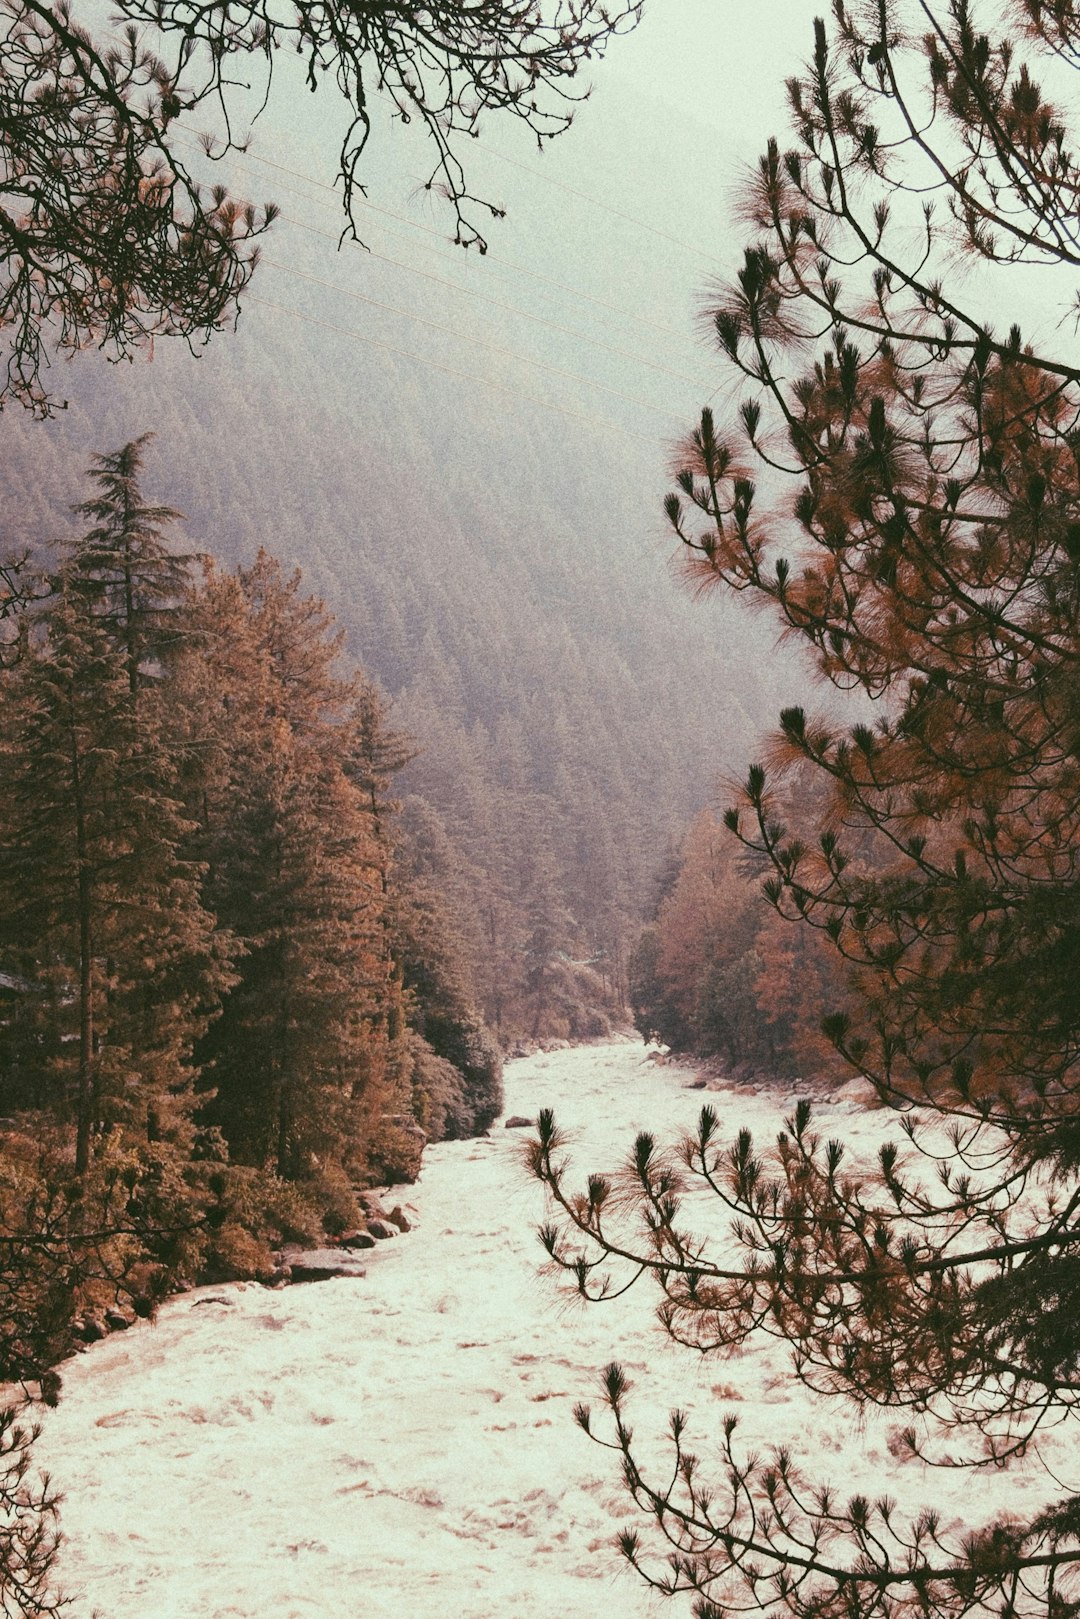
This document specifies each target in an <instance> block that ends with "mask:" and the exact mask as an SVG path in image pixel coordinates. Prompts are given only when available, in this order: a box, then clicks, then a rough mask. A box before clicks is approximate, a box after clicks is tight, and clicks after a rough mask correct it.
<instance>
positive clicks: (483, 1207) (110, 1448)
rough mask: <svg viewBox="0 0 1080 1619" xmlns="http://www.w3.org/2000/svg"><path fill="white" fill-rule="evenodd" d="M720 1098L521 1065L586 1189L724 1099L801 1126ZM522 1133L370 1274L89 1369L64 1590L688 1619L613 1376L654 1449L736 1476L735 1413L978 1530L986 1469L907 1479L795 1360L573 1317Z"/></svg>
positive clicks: (54, 1460)
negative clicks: (551, 1266)
mask: <svg viewBox="0 0 1080 1619" xmlns="http://www.w3.org/2000/svg"><path fill="white" fill-rule="evenodd" d="M692 1077H693V1076H692V1072H691V1071H690V1070H688V1069H684V1068H679V1067H675V1066H659V1065H657V1064H655V1063H653V1062H650V1061H648V1060H647V1059H646V1053H645V1050H644V1048H643V1047H642V1046H641V1045H639V1044H637V1043H634V1042H630V1041H624V1042H612V1043H610V1044H606V1045H598V1046H590V1047H585V1048H578V1049H575V1050H569V1051H560V1052H554V1053H551V1054H540V1055H537V1056H534V1057H530V1058H527V1059H524V1060H522V1061H518V1062H514V1063H511V1064H510V1065H509V1066H508V1069H507V1076H506V1078H507V1087H506V1088H507V1113H508V1114H512V1113H521V1114H525V1115H527V1116H529V1117H535V1116H536V1114H537V1112H538V1110H539V1109H540V1108H541V1107H546V1106H550V1107H553V1108H554V1110H555V1113H556V1117H557V1119H558V1120H559V1121H560V1123H561V1124H563V1125H564V1126H566V1127H567V1128H568V1129H569V1130H570V1132H571V1134H572V1136H573V1138H574V1148H573V1150H574V1156H575V1160H576V1164H577V1170H576V1171H575V1174H574V1184H575V1185H583V1183H584V1178H585V1173H586V1172H587V1171H589V1170H608V1169H611V1168H612V1167H614V1166H615V1165H616V1164H617V1163H619V1162H621V1161H622V1160H623V1159H625V1156H626V1154H627V1152H628V1151H629V1148H630V1145H631V1143H632V1140H633V1137H634V1134H635V1133H636V1132H637V1131H638V1130H640V1129H644V1128H648V1129H650V1130H653V1131H655V1132H656V1133H657V1135H659V1136H661V1137H673V1136H675V1135H677V1134H679V1133H680V1132H681V1131H683V1130H686V1129H689V1128H691V1127H692V1126H693V1124H694V1121H695V1119H696V1117H697V1114H698V1112H699V1110H700V1108H701V1104H702V1102H703V1100H709V1101H711V1102H712V1103H713V1104H714V1105H715V1106H716V1107H717V1108H718V1111H719V1112H720V1115H721V1121H722V1124H723V1127H724V1131H725V1134H728V1135H733V1134H734V1133H735V1131H736V1130H737V1129H739V1128H741V1127H742V1126H744V1125H746V1126H748V1127H749V1128H751V1129H752V1130H754V1132H755V1134H757V1133H760V1134H761V1136H762V1137H763V1138H770V1137H771V1136H772V1135H773V1134H774V1133H775V1131H776V1129H777V1128H779V1126H780V1124H781V1121H782V1119H783V1117H784V1115H785V1114H786V1113H789V1112H790V1110H791V1107H792V1105H793V1104H792V1099H791V1096H790V1094H789V1093H788V1092H787V1091H786V1090H785V1091H781V1092H777V1091H771V1090H765V1089H763V1090H762V1092H761V1093H760V1094H755V1093H753V1092H752V1091H746V1090H735V1089H731V1090H726V1091H723V1092H721V1093H719V1094H714V1095H711V1096H709V1097H707V1098H706V1097H704V1096H703V1095H702V1094H701V1093H700V1092H693V1091H691V1090H689V1089H688V1088H687V1087H688V1084H689V1082H690V1080H691V1079H692ZM820 1122H821V1127H822V1131H823V1133H826V1134H828V1135H840V1136H843V1137H845V1138H846V1139H847V1140H849V1141H850V1142H851V1143H852V1145H853V1147H854V1148H855V1149H856V1150H857V1149H858V1148H859V1147H860V1146H861V1147H862V1148H863V1149H864V1150H865V1151H867V1152H872V1151H873V1150H874V1146H875V1144H876V1143H877V1142H878V1141H880V1140H881V1139H883V1136H884V1134H885V1133H886V1132H888V1133H891V1134H893V1135H895V1134H896V1131H895V1128H894V1127H893V1126H892V1125H890V1123H889V1121H888V1117H887V1115H883V1114H881V1113H863V1112H860V1111H859V1109H858V1108H857V1107H856V1106H855V1104H854V1103H851V1102H844V1103H837V1104H834V1105H832V1106H830V1107H827V1108H825V1109H823V1110H822V1112H821V1119H820ZM523 1134H524V1132H522V1131H516V1130H505V1129H504V1128H503V1127H502V1122H501V1121H500V1122H499V1123H498V1124H496V1126H495V1127H494V1129H493V1130H492V1133H491V1136H490V1138H488V1139H483V1140H479V1141H470V1142H456V1143H447V1144H445V1145H443V1146H439V1147H434V1148H430V1149H429V1150H428V1151H427V1153H426V1154H425V1158H424V1169H423V1175H422V1178H421V1180H420V1181H419V1183H418V1184H417V1185H416V1186H415V1187H412V1188H407V1189H405V1190H406V1192H407V1196H408V1200H409V1202H410V1203H411V1205H412V1206H413V1207H414V1208H415V1209H416V1210H417V1212H418V1219H417V1225H416V1229H415V1230H414V1231H413V1232H411V1233H410V1234H408V1235H405V1236H402V1237H399V1238H396V1239H395V1240H393V1241H390V1242H384V1243H380V1244H379V1246H378V1247H377V1249H376V1250H375V1251H374V1252H373V1253H371V1254H369V1255H367V1256H365V1257H366V1259H367V1262H368V1269H367V1276H366V1278H364V1279H363V1280H355V1281H350V1280H337V1281H331V1282H323V1283H318V1284H310V1285H306V1286H297V1287H292V1288H287V1289H285V1290H283V1291H278V1292H274V1291H268V1290H266V1289H264V1288H262V1287H260V1286H257V1285H255V1284H250V1285H235V1286H230V1287H224V1288H222V1287H216V1288H204V1289H202V1290H201V1291H199V1292H196V1293H191V1294H187V1295H185V1296H183V1297H181V1298H179V1299H176V1300H174V1301H173V1302H171V1303H170V1304H168V1305H167V1306H166V1307H165V1308H164V1309H163V1310H162V1311H161V1314H160V1316H159V1318H158V1320H157V1322H156V1323H154V1324H153V1325H139V1326H137V1327H135V1328H133V1329H132V1330H131V1331H129V1332H127V1333H123V1334H119V1335H116V1336H114V1337H112V1338H110V1339H109V1340H108V1341H107V1342H105V1343H103V1344H100V1345H97V1346H95V1347H94V1348H93V1349H92V1350H91V1351H90V1352H89V1353H88V1354H86V1355H84V1356H81V1357H79V1358H77V1359H75V1360H73V1361H69V1362H68V1363H67V1364H66V1365H65V1367H64V1368H63V1373H64V1393H63V1397H62V1400H61V1403H60V1406H59V1408H58V1409H57V1410H56V1411H55V1412H54V1413H51V1414H49V1416H48V1418H47V1423H46V1430H45V1434H44V1437H43V1439H42V1441H41V1443H40V1446H39V1449H38V1460H39V1461H40V1462H41V1463H42V1464H43V1465H47V1466H48V1467H49V1468H50V1469H51V1471H52V1473H53V1475H54V1479H55V1481H56V1482H57V1483H58V1484H59V1486H60V1487H61V1489H62V1490H63V1491H64V1494H65V1502H64V1507H63V1520H62V1522H63V1531H64V1535H65V1542H66V1544H65V1548H64V1553H63V1559H62V1565H61V1572H62V1584H63V1586H64V1587H65V1589H67V1590H68V1591H69V1592H70V1593H71V1594H72V1595H73V1596H76V1597H77V1598H78V1600H77V1602H76V1604H75V1608H74V1613H75V1614H77V1615H78V1616H79V1619H85V1616H88V1615H90V1614H91V1613H92V1612H94V1611H95V1610H100V1612H101V1614H102V1615H103V1619H147V1616H148V1615H152V1616H154V1619H226V1616H229V1619H316V1616H318V1619H496V1616H499V1619H504V1616H506V1615H509V1614H513V1615H514V1619H610V1616H612V1615H618V1616H619V1619H643V1616H645V1615H648V1614H659V1613H664V1614H667V1615H670V1619H684V1616H685V1615H686V1614H687V1613H688V1612H689V1607H688V1605H687V1604H686V1603H685V1602H683V1603H679V1602H674V1603H660V1602H658V1601H657V1600H656V1599H650V1597H649V1595H648V1593H647V1591H645V1589H644V1588H643V1587H641V1586H640V1585H639V1583H638V1582H637V1581H636V1579H635V1578H634V1576H633V1575H632V1574H630V1573H628V1572H626V1571H625V1570H624V1569H623V1566H622V1564H621V1560H620V1558H619V1556H618V1553H617V1552H616V1550H615V1549H614V1548H613V1545H612V1539H613V1535H614V1532H615V1530H616V1527H617V1525H618V1524H619V1522H620V1521H625V1520H626V1519H627V1518H628V1517H629V1512H628V1504H627V1501H626V1498H625V1496H624V1495H623V1493H622V1491H621V1488H620V1486H619V1481H618V1462H617V1458H613V1457H612V1455H611V1453H609V1452H607V1451H604V1450H602V1449H600V1448H599V1447H598V1446H595V1445H593V1444H591V1443H590V1441H589V1440H588V1439H587V1438H586V1437H585V1435H584V1434H583V1433H582V1432H581V1431H580V1429H579V1428H578V1427H577V1426H576V1425H575V1423H574V1422H573V1419H572V1415H571V1413H572V1409H573V1406H574V1404H575V1402H577V1401H579V1400H582V1399H585V1400H591V1399H593V1398H594V1396H595V1394H596V1390H597V1374H598V1372H599V1371H600V1369H601V1368H602V1367H603V1366H604V1365H605V1364H606V1363H607V1362H608V1361H610V1360H612V1359H618V1360H620V1361H621V1362H622V1363H623V1364H624V1366H625V1367H626V1369H627V1371H628V1373H629V1375H630V1377H631V1379H632V1380H633V1383H634V1385H635V1389H634V1397H633V1405H632V1408H631V1409H632V1417H633V1421H634V1424H635V1429H636V1431H637V1432H639V1433H640V1434H641V1436H642V1438H643V1439H644V1440H645V1441H646V1443H648V1439H647V1436H648V1435H649V1433H650V1432H652V1431H655V1432H656V1433H658V1434H661V1433H662V1432H663V1429H664V1426H665V1421H666V1414H667V1410H668V1408H669V1407H670V1406H672V1405H676V1404H678V1405H681V1406H688V1407H689V1408H690V1409H691V1412H692V1414H693V1421H694V1432H695V1444H694V1448H695V1449H696V1450H698V1451H699V1453H700V1454H701V1455H702V1456H703V1458H704V1459H708V1457H709V1455H710V1451H712V1453H713V1454H715V1436H716V1434H717V1432H718V1431H719V1426H720V1418H721V1415H722V1414H723V1413H724V1412H725V1411H727V1410H734V1411H738V1413H739V1417H740V1429H739V1432H740V1433H741V1434H743V1436H744V1442H745V1443H746V1444H747V1445H748V1446H754V1445H762V1444H768V1443H774V1442H775V1443H779V1442H791V1443H793V1445H794V1448H795V1450H796V1455H797V1457H798V1458H800V1459H801V1461H802V1462H803V1464H804V1465H805V1466H806V1470H807V1471H808V1472H809V1473H811V1474H812V1475H813V1476H816V1477H819V1478H828V1479H831V1480H832V1482H833V1483H834V1484H835V1485H836V1486H837V1487H838V1488H839V1489H840V1490H841V1491H842V1492H843V1491H846V1490H848V1489H854V1488H857V1487H863V1488H867V1487H868V1488H870V1489H871V1491H872V1492H873V1493H875V1494H880V1493H882V1491H883V1490H885V1489H887V1490H888V1492H889V1493H890V1494H891V1495H893V1496H895V1497H897V1498H898V1499H899V1500H900V1501H901V1503H904V1502H906V1503H907V1504H909V1505H913V1506H915V1507H916V1508H917V1507H918V1505H919V1504H921V1503H923V1502H925V1501H926V1500H928V1499H929V1498H931V1496H932V1497H934V1498H937V1499H939V1500H941V1501H942V1504H943V1505H944V1507H945V1509H946V1517H948V1515H949V1513H950V1512H951V1513H952V1514H953V1515H954V1516H955V1517H957V1518H962V1515H963V1512H964V1501H965V1496H967V1497H968V1498H970V1496H971V1492H972V1480H971V1477H970V1476H969V1475H957V1474H946V1475H944V1477H942V1476H941V1475H937V1476H935V1477H934V1478H933V1479H932V1480H930V1481H928V1480H927V1479H926V1477H925V1472H924V1469H923V1468H922V1467H921V1465H919V1464H913V1463H906V1464H900V1463H898V1462H896V1461H895V1460H894V1458H893V1456H892V1455H891V1453H890V1451H889V1449H888V1446H887V1433H888V1428H889V1424H888V1423H887V1422H885V1421H883V1420H880V1419H878V1418H877V1417H876V1416H873V1415H872V1416H871V1417H868V1418H866V1419H864V1418H863V1417H862V1416H860V1414H859V1413H858V1412H856V1411H855V1410H854V1409H853V1408H852V1407H849V1406H845V1405H838V1404H837V1403H836V1402H835V1401H833V1402H822V1403H820V1404H815V1403H813V1402H811V1401H810V1399H809V1397H808V1396H807V1394H806V1393H805V1391H804V1390H803V1389H802V1388H801V1387H800V1386H799V1385H798V1384H796V1383H795V1382H794V1381H793V1380H792V1378H791V1377H790V1374H789V1372H788V1371H787V1369H786V1368H787V1362H786V1360H785V1358H784V1355H783V1352H782V1351H780V1350H779V1349H773V1348H772V1347H770V1346H766V1350H765V1352H764V1353H762V1354H760V1355H759V1354H757V1353H750V1352H746V1353H744V1354H742V1355H739V1356H738V1357H735V1358H733V1359H728V1360H724V1361H719V1360H715V1359H713V1358H712V1357H705V1358H702V1357H700V1356H692V1355H689V1354H688V1353H687V1352H685V1351H681V1350H679V1349H677V1348H674V1347H673V1346H671V1345H669V1344H668V1343H667V1342H666V1340H665V1339H664V1337H663V1335H662V1333H661V1332H660V1330H659V1328H658V1326H657V1325H656V1323H655V1319H654V1315H653V1310H654V1307H655V1302H656V1300H655V1297H654V1296H652V1295H650V1293H649V1292H648V1291H647V1290H646V1289H645V1288H644V1287H642V1288H635V1289H634V1290H632V1292H631V1293H630V1294H629V1295H628V1296H627V1297H626V1298H624V1299H622V1300H619V1301H618V1302H617V1303H613V1304H608V1305H604V1306H601V1307H597V1308H592V1309H585V1308H583V1307H580V1306H576V1305H574V1304H570V1303H568V1302H567V1300H566V1299H565V1297H564V1296H561V1295H560V1294H559V1293H558V1290H557V1289H556V1287H555V1285H554V1283H552V1282H551V1281H550V1280H548V1279H547V1278H542V1277H540V1275H539V1267H540V1263H541V1261H542V1259H543V1257H544V1256H543V1253H542V1250H541V1248H540V1246H539V1244H538V1242H537V1239H536V1235H535V1230H536V1227H537V1225H538V1224H539V1223H540V1221H541V1220H542V1219H543V1217H544V1206H543V1197H542V1193H541V1191H540V1189H539V1188H538V1187H537V1186H536V1185H535V1184H534V1183H533V1182H531V1181H530V1180H529V1178H528V1177H527V1174H526V1172H525V1170H524V1168H523V1164H522V1156H521V1146H522V1136H523ZM999 1480H1000V1482H999ZM995 1491H997V1492H1000V1493H1001V1497H1002V1500H1003V1501H1004V1500H1005V1499H1007V1500H1008V1501H1009V1503H1010V1504H1011V1505H1012V1506H1013V1508H1014V1510H1016V1511H1017V1512H1021V1513H1022V1512H1024V1511H1025V1509H1026V1508H1027V1507H1028V1505H1029V1502H1030V1501H1034V1500H1036V1499H1042V1498H1043V1497H1045V1495H1046V1493H1047V1484H1046V1479H1045V1476H1044V1475H1042V1474H1040V1473H1039V1472H1038V1471H1036V1472H1035V1474H1034V1475H1033V1477H1032V1478H1031V1480H1030V1481H1028V1482H1025V1480H1024V1479H1023V1478H1022V1477H1021V1478H1017V1477H1016V1476H1014V1474H1012V1473H1010V1474H1009V1475H1008V1479H1007V1481H1006V1480H1005V1479H1004V1478H1003V1477H1002V1476H1001V1475H994V1474H991V1475H988V1476H987V1475H982V1476H980V1477H979V1479H978V1481H977V1484H976V1489H975V1494H976V1496H977V1498H978V1516H979V1518H980V1519H981V1518H982V1517H983V1516H984V1515H986V1513H987V1512H988V1511H990V1510H992V1506H993V1500H994V1494H995ZM1029 1491H1030V1492H1034V1493H1033V1494H1030V1495H1029V1493H1028V1492H1029ZM1051 1493H1055V1494H1056V1493H1059V1492H1058V1491H1057V1490H1056V1489H1055V1490H1053V1491H1052V1492H1051Z"/></svg>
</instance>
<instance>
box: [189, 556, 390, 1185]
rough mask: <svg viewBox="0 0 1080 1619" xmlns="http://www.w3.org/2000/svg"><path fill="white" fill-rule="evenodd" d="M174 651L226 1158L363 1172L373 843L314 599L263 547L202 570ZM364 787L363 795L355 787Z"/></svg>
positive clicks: (375, 987) (375, 1091)
mask: <svg viewBox="0 0 1080 1619" xmlns="http://www.w3.org/2000/svg"><path fill="white" fill-rule="evenodd" d="M196 619H197V623H198V625H199V633H200V646H201V648H202V649H203V650H201V651H200V653H199V654H198V656H197V657H191V658H189V659H188V660H187V662H186V668H185V669H184V671H183V672H182V676H181V679H182V684H183V685H184V688H185V689H186V690H187V691H188V693H189V698H188V710H189V714H190V717H191V725H192V733H191V736H190V739H189V742H188V745H187V753H188V757H189V760H190V764H191V768H190V776H189V793H190V795H191V800H190V801H191V803H192V810H193V814H197V815H198V818H199V821H200V831H199V838H198V841H197V845H196V846H197V848H198V849H199V850H200V852H201V853H202V854H203V857H204V858H205V859H206V861H207V863H208V867H209V871H208V877H207V889H206V891H207V895H208V897H209V900H210V902H211V903H212V904H213V906H214V909H215V912H216V914H217V915H218V916H219V918H220V919H221V920H222V921H224V922H225V923H226V924H227V925H228V927H229V928H230V930H231V931H232V932H233V933H234V934H235V936H236V938H237V939H238V941H239V943H240V946H241V949H242V957H241V960H240V962H239V966H238V972H239V982H238V984H237V985H236V986H235V988H234V989H233V990H232V992H231V993H230V995H229V997H228V999H227V1001H226V1003H225V1006H224V1010H223V1014H222V1016H221V1018H220V1019H219V1020H218V1022H217V1023H216V1024H215V1025H214V1026H213V1027H212V1028H211V1029H210V1031H209V1033H208V1035H207V1037H206V1039H205V1040H204V1042H203V1043H202V1046H201V1047H200V1055H201V1057H202V1059H203V1061H204V1062H205V1063H206V1064H207V1068H208V1075H209V1078H210V1081H211V1082H212V1084H213V1086H214V1088H215V1091H216V1097H215V1099H214V1101H213V1102H212V1103H211V1104H210V1112H211V1116H212V1117H213V1118H214V1119H216V1121H217V1122H218V1123H219V1124H220V1125H221V1126H222V1128H223V1129H224V1131H225V1134H226V1136H227V1137H228V1139H229V1143H230V1147H231V1149H232V1152H233V1154H234V1156H235V1157H236V1158H237V1159H238V1160H239V1161H240V1162H246V1163H252V1164H257V1165H260V1166H264V1167H268V1168H271V1169H273V1170H275V1171H276V1172H277V1173H278V1174H280V1175H284V1176H286V1177H296V1176H300V1175H303V1174H306V1173H308V1172H310V1170H311V1168H312V1165H313V1163H314V1161H315V1160H316V1159H317V1158H318V1157H319V1156H320V1155H322V1154H329V1155H330V1156H331V1157H333V1158H336V1159H338V1160H345V1161H347V1162H350V1163H351V1164H352V1165H353V1166H354V1167H357V1168H359V1169H360V1170H363V1167H364V1164H365V1160H366V1156H367V1155H368V1154H369V1153H370V1152H371V1150H372V1143H373V1141H374V1139H375V1138H376V1137H378V1136H379V1135H380V1133H384V1132H381V1116H382V1114H383V1113H385V1112H387V1111H392V1108H390V1106H389V1102H390V1097H389V1094H388V1086H389V1081H388V1076H387V1062H386V1058H387V1042H388V1032H387V1018H386V1005H387V997H388V994H389V993H390V990H389V987H388V972H387V965H386V952H385V945H384V938H383V918H384V914H385V908H386V896H385V892H384V851H383V850H382V849H380V846H379V843H378V839H377V835H376V828H375V825H374V821H373V817H372V815H371V812H370V808H369V803H368V802H367V800H366V798H365V793H364V792H363V791H361V789H360V788H359V787H358V786H357V784H356V783H355V781H354V780H352V779H351V777H350V771H351V768H352V766H351V764H350V760H351V759H352V757H353V742H354V740H355V739H354V736H353V732H352V729H351V724H350V722H351V718H352V707H353V703H354V699H355V698H356V685H355V683H354V682H351V681H350V680H347V679H343V678H340V677H339V676H338V675H337V673H336V672H335V666H336V660H337V657H338V651H339V644H340V638H339V636H338V635H337V633H336V631H335V629H334V627H333V623H332V620H331V619H330V617H329V615H328V614H327V612H326V610H325V608H324V607H323V606H322V604H321V603H319V602H317V601H315V600H314V599H312V598H305V597H303V596H302V595H301V594H300V588H299V578H298V576H295V575H294V576H293V577H292V578H291V579H286V578H284V577H283V576H282V573H281V570H280V568H279V567H278V566H277V564H276V563H274V562H273V561H272V560H271V559H270V558H269V557H267V556H266V555H265V554H264V555H261V556H260V557H259V559H258V560H257V562H256V563H255V565H254V566H253V568H251V569H248V570H242V571H241V573H240V574H239V576H237V577H235V578H229V577H228V576H223V575H220V574H218V573H216V572H215V571H214V570H210V572H209V573H208V576H207V580H206V584H205V586H204V589H203V591H202V592H201V596H200V599H199V602H198V604H197V607H196ZM367 796H368V797H369V796H370V795H369V794H368V795H367Z"/></svg>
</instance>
